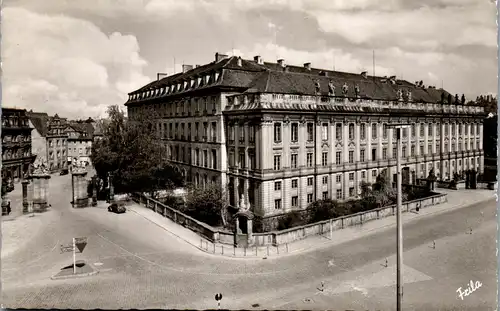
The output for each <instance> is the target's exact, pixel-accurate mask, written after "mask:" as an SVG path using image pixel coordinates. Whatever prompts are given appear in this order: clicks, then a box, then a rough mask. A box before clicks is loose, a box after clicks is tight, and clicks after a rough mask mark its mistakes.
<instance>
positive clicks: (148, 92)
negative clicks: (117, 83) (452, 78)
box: [128, 54, 454, 103]
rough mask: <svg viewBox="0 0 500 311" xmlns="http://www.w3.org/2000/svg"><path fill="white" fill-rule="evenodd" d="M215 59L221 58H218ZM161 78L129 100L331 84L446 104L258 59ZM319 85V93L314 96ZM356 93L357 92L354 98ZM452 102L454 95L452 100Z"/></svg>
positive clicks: (417, 89)
mask: <svg viewBox="0 0 500 311" xmlns="http://www.w3.org/2000/svg"><path fill="white" fill-rule="evenodd" d="M220 56H222V58H221V59H219V58H220ZM191 67H192V66H189V67H186V69H187V70H185V72H182V73H177V74H174V75H171V76H167V77H165V78H162V79H159V80H157V81H153V82H151V83H149V84H147V85H145V86H143V87H141V88H140V89H138V90H136V91H133V92H131V93H129V95H130V99H129V101H128V102H132V101H142V100H149V99H152V98H158V97H164V96H171V95H180V94H183V93H188V92H192V91H197V90H201V89H210V88H217V87H218V88H220V87H225V88H234V89H235V90H238V91H239V92H249V93H281V94H296V95H331V89H330V85H333V87H334V96H344V91H343V90H344V89H345V90H346V93H345V96H346V97H356V96H359V97H360V98H368V99H374V100H388V101H393V100H397V98H398V92H403V93H404V94H405V96H406V94H408V92H411V98H412V100H413V101H416V102H427V103H438V102H441V98H442V96H443V95H442V94H443V93H444V98H445V101H446V102H447V101H448V96H449V93H448V92H446V91H445V90H442V89H436V88H434V87H423V86H419V85H417V84H413V83H410V82H408V81H405V80H397V79H396V77H377V76H369V75H367V74H366V72H364V73H360V74H355V73H347V72H340V71H332V70H324V69H317V68H311V67H310V64H304V66H302V67H301V66H292V65H284V64H283V63H269V62H262V61H261V60H260V57H256V58H255V60H245V59H241V58H239V57H235V56H233V57H226V56H225V55H218V54H216V60H215V61H213V62H211V63H209V64H206V65H203V66H197V67H195V68H192V69H191ZM317 83H319V92H317V89H316V87H317ZM356 89H358V90H359V94H356V91H355V90H356ZM452 102H454V97H453V96H452Z"/></svg>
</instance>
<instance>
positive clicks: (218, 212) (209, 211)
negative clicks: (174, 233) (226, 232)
mask: <svg viewBox="0 0 500 311" xmlns="http://www.w3.org/2000/svg"><path fill="white" fill-rule="evenodd" d="M226 188H227V187H225V188H222V187H221V186H220V185H219V184H218V183H209V184H206V185H205V187H199V186H194V185H189V186H188V190H187V195H186V204H185V206H184V208H183V209H182V210H181V211H182V212H184V213H186V214H188V215H189V216H192V217H194V218H195V219H197V220H199V221H202V222H205V223H207V224H209V225H212V226H219V225H223V226H224V227H227V207H228V206H229V201H228V195H227V192H226V190H225V189H226Z"/></svg>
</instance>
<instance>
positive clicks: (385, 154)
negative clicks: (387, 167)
mask: <svg viewBox="0 0 500 311" xmlns="http://www.w3.org/2000/svg"><path fill="white" fill-rule="evenodd" d="M382 159H383V160H387V147H384V148H382Z"/></svg>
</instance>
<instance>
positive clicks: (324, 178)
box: [323, 176, 328, 185]
mask: <svg viewBox="0 0 500 311" xmlns="http://www.w3.org/2000/svg"><path fill="white" fill-rule="evenodd" d="M323 185H328V176H323Z"/></svg>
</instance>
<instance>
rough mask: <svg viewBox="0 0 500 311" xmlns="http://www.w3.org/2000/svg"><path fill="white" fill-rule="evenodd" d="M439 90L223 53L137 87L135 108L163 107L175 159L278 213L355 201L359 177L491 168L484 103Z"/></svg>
mask: <svg viewBox="0 0 500 311" xmlns="http://www.w3.org/2000/svg"><path fill="white" fill-rule="evenodd" d="M464 103H465V99H464V98H463V96H462V98H461V99H459V98H458V96H457V95H455V96H452V95H451V94H449V93H448V92H446V91H444V90H442V89H436V88H435V87H425V86H423V85H422V82H420V83H415V84H413V83H409V82H407V81H404V80H398V79H396V77H373V76H368V75H367V73H366V72H362V73H359V74H355V73H344V72H337V71H330V70H322V69H314V68H311V64H310V63H306V64H304V66H303V67H301V66H289V65H287V64H285V62H284V60H278V62H277V63H268V62H263V61H262V58H261V57H260V56H256V57H255V58H254V60H244V59H241V58H239V57H228V56H226V55H221V54H218V53H217V54H216V55H215V61H213V62H211V63H209V64H207V65H203V66H196V67H194V68H193V66H187V65H184V66H183V72H182V73H177V74H174V75H171V76H167V77H165V78H163V79H158V80H157V81H154V82H152V83H150V84H148V85H146V86H144V87H142V88H140V89H139V90H136V91H134V92H131V93H129V99H128V101H127V103H126V104H125V105H126V106H127V109H128V115H129V117H131V118H133V116H134V114H135V113H137V112H139V111H140V110H148V109H150V110H155V112H156V115H158V119H157V121H158V122H157V125H158V133H159V135H160V136H161V137H162V139H163V140H164V142H165V144H166V145H167V150H168V157H170V159H171V161H172V162H173V163H175V165H177V166H178V167H179V168H180V169H181V171H182V173H183V174H184V176H185V177H186V179H187V180H188V181H191V182H193V183H195V184H205V183H209V182H218V183H220V184H221V185H222V186H226V185H227V186H228V189H229V193H230V201H231V206H234V207H238V205H239V202H240V198H241V196H243V197H244V199H245V202H249V203H250V206H251V210H252V211H253V212H254V214H255V216H257V217H258V218H260V219H261V220H266V219H267V220H270V219H272V218H275V217H276V216H278V215H281V214H283V213H285V212H289V211H292V210H295V209H304V208H306V207H307V206H308V204H309V203H311V202H313V201H315V200H319V199H324V198H332V199H338V200H347V199H352V198H356V196H358V193H359V192H360V187H359V186H360V183H361V181H363V180H364V181H367V182H374V181H375V178H376V176H377V175H378V174H380V173H384V174H386V176H387V177H388V178H390V179H392V180H395V176H396V159H395V157H396V139H395V135H393V134H395V133H393V132H395V131H392V130H389V127H388V126H387V125H388V124H391V123H404V124H409V125H410V127H409V128H408V129H404V130H403V133H402V134H403V135H402V155H401V157H402V169H403V182H405V183H415V181H416V179H417V178H424V177H426V176H427V175H428V173H429V171H430V170H431V169H434V171H435V172H436V175H437V176H438V177H439V178H440V179H450V178H452V177H453V174H454V173H458V174H460V173H461V172H464V171H465V170H467V169H475V170H478V171H480V172H482V171H483V145H482V134H483V133H482V131H483V126H482V120H483V118H484V116H485V115H484V110H483V108H481V107H476V106H471V105H464Z"/></svg>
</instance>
